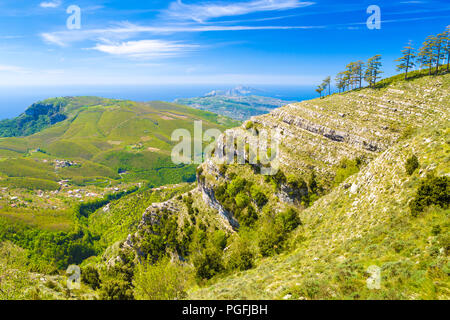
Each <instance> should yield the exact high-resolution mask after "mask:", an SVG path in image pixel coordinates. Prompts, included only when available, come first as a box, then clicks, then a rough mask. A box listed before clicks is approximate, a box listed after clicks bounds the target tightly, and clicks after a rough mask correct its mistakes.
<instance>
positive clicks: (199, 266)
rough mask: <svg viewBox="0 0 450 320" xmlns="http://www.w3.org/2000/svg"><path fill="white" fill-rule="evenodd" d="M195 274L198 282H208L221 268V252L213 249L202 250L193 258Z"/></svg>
mask: <svg viewBox="0 0 450 320" xmlns="http://www.w3.org/2000/svg"><path fill="white" fill-rule="evenodd" d="M194 267H195V273H196V276H197V278H198V279H199V280H203V279H206V280H209V279H211V278H212V277H214V276H215V275H217V274H218V273H220V272H221V271H222V270H223V269H224V268H223V263H222V252H220V251H219V250H217V249H215V248H208V249H205V250H203V252H201V253H200V254H198V255H197V256H196V257H195V258H194Z"/></svg>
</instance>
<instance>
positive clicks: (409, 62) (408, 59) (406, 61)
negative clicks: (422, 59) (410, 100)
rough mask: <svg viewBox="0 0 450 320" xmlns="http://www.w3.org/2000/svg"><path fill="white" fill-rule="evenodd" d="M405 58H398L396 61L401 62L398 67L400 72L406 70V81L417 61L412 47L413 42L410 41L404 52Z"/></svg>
mask: <svg viewBox="0 0 450 320" xmlns="http://www.w3.org/2000/svg"><path fill="white" fill-rule="evenodd" d="M402 54H403V56H402V57H401V58H398V59H397V60H395V61H396V62H400V64H398V65H397V70H398V71H403V70H405V80H407V79H408V71H409V70H410V69H412V68H414V66H415V62H414V61H415V59H416V54H415V50H414V48H413V46H412V41H410V42H409V43H408V44H407V45H406V46H405V47H404V48H403V50H402Z"/></svg>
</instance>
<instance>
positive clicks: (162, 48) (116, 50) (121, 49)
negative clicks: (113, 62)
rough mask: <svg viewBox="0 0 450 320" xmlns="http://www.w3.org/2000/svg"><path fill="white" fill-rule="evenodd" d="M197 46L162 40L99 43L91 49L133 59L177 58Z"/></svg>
mask: <svg viewBox="0 0 450 320" xmlns="http://www.w3.org/2000/svg"><path fill="white" fill-rule="evenodd" d="M198 47H199V46H198V45H192V44H185V43H181V42H174V41H163V40H139V41H127V42H120V43H99V44H97V45H96V46H95V47H94V48H93V49H95V50H98V51H101V52H105V53H109V54H112V55H116V56H123V57H128V58H133V59H153V58H166V57H173V56H177V55H180V54H183V53H186V52H189V51H193V50H195V49H197V48H198Z"/></svg>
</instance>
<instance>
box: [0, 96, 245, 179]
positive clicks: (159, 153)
mask: <svg viewBox="0 0 450 320" xmlns="http://www.w3.org/2000/svg"><path fill="white" fill-rule="evenodd" d="M65 100H67V101H68V105H67V106H66V107H65V111H64V112H65V113H66V114H68V115H69V118H68V120H66V121H63V122H60V123H57V124H56V125H54V126H52V127H50V128H47V129H44V130H43V131H41V132H39V133H36V134H34V135H31V136H27V137H22V138H2V139H0V150H1V153H0V154H1V157H2V158H3V160H4V161H2V162H0V172H1V173H3V175H4V176H8V177H33V178H39V179H45V180H51V181H55V180H57V179H75V180H77V181H79V180H82V178H91V179H92V178H96V177H104V178H108V179H120V177H119V176H118V175H117V172H118V170H119V169H120V168H122V167H123V168H124V169H125V170H127V171H131V173H139V174H135V175H133V174H132V175H131V176H130V179H128V180H133V181H136V180H142V179H144V180H154V181H152V182H153V183H154V184H155V185H161V184H165V183H170V182H180V181H181V180H179V179H178V180H179V181H177V179H176V176H178V175H179V176H183V174H187V173H188V172H190V173H191V174H192V173H193V172H194V169H193V168H189V169H184V170H183V169H182V168H177V167H176V166H174V165H173V164H171V161H170V151H171V148H172V146H173V145H174V144H173V143H172V142H171V141H170V138H171V133H172V132H173V131H174V130H175V129H179V128H186V129H188V130H189V131H190V132H191V133H192V132H193V121H194V120H202V121H203V125H204V128H205V130H206V129H208V128H212V127H215V128H218V129H221V130H223V129H225V128H227V127H230V126H233V125H236V124H237V122H235V121H232V120H230V119H227V118H224V117H221V116H217V115H214V114H211V113H208V112H204V111H199V110H195V109H192V108H188V107H184V106H179V105H174V104H169V103H163V102H150V103H147V104H143V103H135V102H131V101H121V100H109V99H99V98H93V97H79V98H66V99H65ZM85 106H87V107H85ZM37 148H40V149H41V150H43V151H45V153H46V154H45V155H43V154H41V153H32V154H29V153H28V152H29V151H30V150H33V149H37ZM23 157H27V158H28V159H22V158H23ZM35 158H40V159H42V158H47V159H50V160H51V159H55V158H59V159H74V160H77V161H79V162H80V163H81V166H78V167H72V168H65V169H62V170H59V172H57V173H55V172H54V170H53V169H52V167H51V165H50V164H47V165H43V164H42V163H37V162H34V161H32V159H35ZM36 166H37V167H36ZM161 169H169V171H170V170H174V171H176V174H175V175H173V174H172V175H171V174H169V173H168V172H167V170H165V171H164V170H163V174H160V173H159V171H160V170H161ZM164 175H166V176H168V179H164ZM127 178H128V177H127ZM140 178H141V179H140Z"/></svg>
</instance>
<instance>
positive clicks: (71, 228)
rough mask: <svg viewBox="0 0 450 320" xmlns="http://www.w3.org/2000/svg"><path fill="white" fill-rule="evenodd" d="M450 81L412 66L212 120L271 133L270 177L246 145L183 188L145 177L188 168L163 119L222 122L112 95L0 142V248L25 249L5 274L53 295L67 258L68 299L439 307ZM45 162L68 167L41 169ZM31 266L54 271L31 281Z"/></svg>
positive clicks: (444, 278)
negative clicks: (239, 154) (180, 163)
mask: <svg viewBox="0 0 450 320" xmlns="http://www.w3.org/2000/svg"><path fill="white" fill-rule="evenodd" d="M449 92H450V74H448V73H444V74H442V75H439V76H426V75H425V74H421V73H420V72H416V73H413V74H411V79H410V80H408V81H405V80H402V79H401V77H393V78H389V79H385V80H383V81H382V82H380V83H379V84H378V85H377V86H376V87H373V88H364V89H358V90H352V91H349V92H345V93H342V94H334V95H331V96H328V97H326V98H323V99H315V100H311V101H304V102H300V103H291V104H288V105H286V106H284V107H282V108H279V109H275V110H273V111H272V112H271V113H269V114H266V115H262V116H257V117H253V118H251V119H250V120H249V121H247V122H245V123H244V124H243V125H242V126H240V127H234V128H232V129H228V130H227V131H226V132H227V134H228V135H229V136H233V137H235V138H236V139H237V140H239V139H247V142H250V141H251V139H255V137H256V136H257V133H258V132H261V131H262V130H264V129H273V130H275V131H277V132H278V133H279V134H280V135H281V141H280V142H281V143H280V150H279V153H278V154H277V156H278V157H279V159H280V170H279V171H278V173H277V174H276V175H273V176H264V175H262V174H261V164H260V163H256V164H250V163H248V162H249V161H248V160H249V159H248V153H249V152H246V154H247V155H246V157H245V158H246V160H247V161H246V164H244V165H238V164H230V165H225V164H222V163H221V160H222V159H220V158H218V157H219V156H220V155H219V154H214V155H213V157H212V158H211V159H208V160H207V161H206V162H205V163H203V164H202V165H201V166H199V167H198V168H196V173H195V174H196V183H182V184H174V185H171V186H163V187H158V188H155V187H153V186H151V184H155V185H156V183H155V182H156V181H160V182H161V184H162V183H167V180H169V181H173V183H179V182H182V181H183V180H185V181H186V180H187V181H189V180H190V178H191V174H192V173H191V171H189V167H174V166H171V165H170V161H169V160H168V159H169V158H168V157H169V155H168V152H169V151H170V148H171V143H170V140H169V139H170V136H169V134H170V132H171V130H173V129H174V128H176V124H177V123H178V124H180V125H182V124H185V125H187V127H186V128H188V129H189V128H190V126H192V121H193V120H194V119H204V127H205V126H206V127H213V126H218V127H219V128H224V127H228V126H230V125H231V124H232V123H231V122H230V120H226V119H223V118H221V117H219V116H217V115H213V114H210V113H204V112H202V111H199V110H194V109H190V108H187V107H182V106H178V105H174V104H166V103H160V102H158V103H149V104H136V103H132V102H123V101H120V102H119V101H116V102H115V103H108V105H106V106H103V105H102V106H92V107H89V108H85V109H83V110H82V111H80V110H78V109H76V108H74V109H72V111H73V112H74V113H73V114H72V116H68V118H67V119H66V120H64V121H61V122H60V123H57V124H55V125H53V126H51V127H50V128H47V129H45V130H43V131H41V132H39V133H36V134H34V135H31V136H28V137H22V138H17V137H10V138H4V139H3V140H2V141H1V143H0V145H2V146H3V147H4V148H5V149H4V150H5V154H4V155H3V156H2V158H3V160H2V161H1V162H0V171H1V172H2V174H3V178H2V179H1V180H0V190H2V197H3V198H2V199H0V205H3V207H2V209H1V210H0V242H1V243H2V245H1V246H0V251H2V250H3V251H5V250H10V251H11V252H13V253H14V255H15V256H17V257H18V258H20V257H23V256H24V255H25V254H26V255H27V257H28V258H27V262H26V263H25V262H23V261H22V260H18V261H19V262H18V263H16V262H14V263H13V262H8V261H6V262H2V261H0V272H4V273H5V272H8V270H12V269H15V270H19V271H20V272H21V274H23V277H22V278H23V279H22V281H19V279H16V278H11V279H9V280H8V282H7V283H6V284H5V285H6V286H7V288H10V290H11V288H14V287H17V288H21V286H22V287H23V286H24V285H25V284H24V283H26V285H27V286H28V287H30V288H33V290H37V289H36V288H39V290H40V291H39V293H38V294H37V296H39V297H41V298H58V299H65V298H67V296H64V294H63V291H62V290H63V289H61V287H60V285H58V283H63V281H64V279H65V275H64V274H63V273H64V269H65V268H66V267H67V266H68V265H69V264H78V265H80V266H81V267H82V273H83V274H85V276H84V278H83V285H82V288H81V289H80V290H74V291H73V292H69V296H70V297H72V298H76V299H93V298H100V299H106V300H107V299H113V300H117V299H119V300H126V299H187V298H188V299H285V300H289V299H302V300H310V299H443V300H446V299H448V298H449V296H450V281H449V274H450V261H449V248H450V242H449V240H450V239H449V227H450V223H449V221H450V220H449V214H450V211H449V210H450V208H449V205H450V184H449V183H450V171H449V168H450V167H449V165H448V163H450V158H449V156H450V145H449V144H450V131H449V128H450V117H449V116H450V115H449V109H448V106H449V105H450V100H449V99H450V95H449ZM76 110H78V113H77V112H76ZM116 112H117V113H116ZM75 114H76V115H75ZM136 114H137V115H138V116H136ZM223 120H226V121H227V122H223ZM184 121H185V122H184ZM143 130H144V131H145V132H143ZM190 130H192V128H191V129H190ZM136 137H138V138H137V139H136ZM44 141H45V144H44ZM40 143H42V144H40ZM13 148H15V149H13ZM37 148H39V150H38V151H36V149H37ZM32 150H35V151H36V152H32ZM6 151H7V152H9V153H7V152H6ZM30 151H31V152H30ZM266 151H267V152H268V153H272V152H273V150H270V151H269V150H266ZM11 152H12V153H11ZM15 154H18V155H19V156H15ZM57 154H61V155H63V156H60V157H57V156H56V155H57ZM74 154H76V155H77V156H73V155H74ZM72 156H73V157H72ZM61 157H63V158H61ZM55 159H65V160H67V161H72V162H74V164H72V165H70V166H65V167H63V168H55V164H56V163H55V162H53V160H55ZM44 160H45V161H44ZM147 163H151V168H148V167H147ZM193 169H195V168H193ZM158 177H160V179H161V180H158ZM63 178H66V179H69V180H70V181H71V182H68V183H67V184H66V186H65V185H64V183H65V182H64V183H63V185H62V186H61V185H60V184H58V182H60V179H63ZM144 181H145V182H146V183H145V184H142V183H141V184H138V182H144ZM74 183H79V184H80V186H76V185H74ZM28 185H30V186H31V187H27V186H28ZM56 185H58V189H56V190H55V187H56ZM36 188H40V190H39V191H37V190H36ZM75 188H78V190H76V189H75ZM18 190H19V191H18ZM92 194H95V196H92ZM11 222H12V223H11ZM20 261H22V262H20ZM1 268H3V269H1ZM2 270H6V271H2ZM35 273H38V274H45V275H52V277H53V278H51V279H52V280H51V281H52V282H49V281H47V282H45V284H44V285H42V284H41V285H39V283H37V282H36V281H34V279H33V274H35ZM378 274H379V278H375V280H376V279H379V283H378V282H376V281H378V280H376V281H375V280H373V281H372V280H371V279H372V278H371V277H374V276H376V275H378ZM49 277H50V276H49ZM374 281H375V282H374ZM53 282H56V285H55V284H54V283H53ZM374 284H375V286H373V285H374ZM43 286H44V287H43ZM11 291H12V292H13V293H14V294H15V296H17V297H23V296H27V295H26V294H19V293H18V292H17V291H15V290H11Z"/></svg>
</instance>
